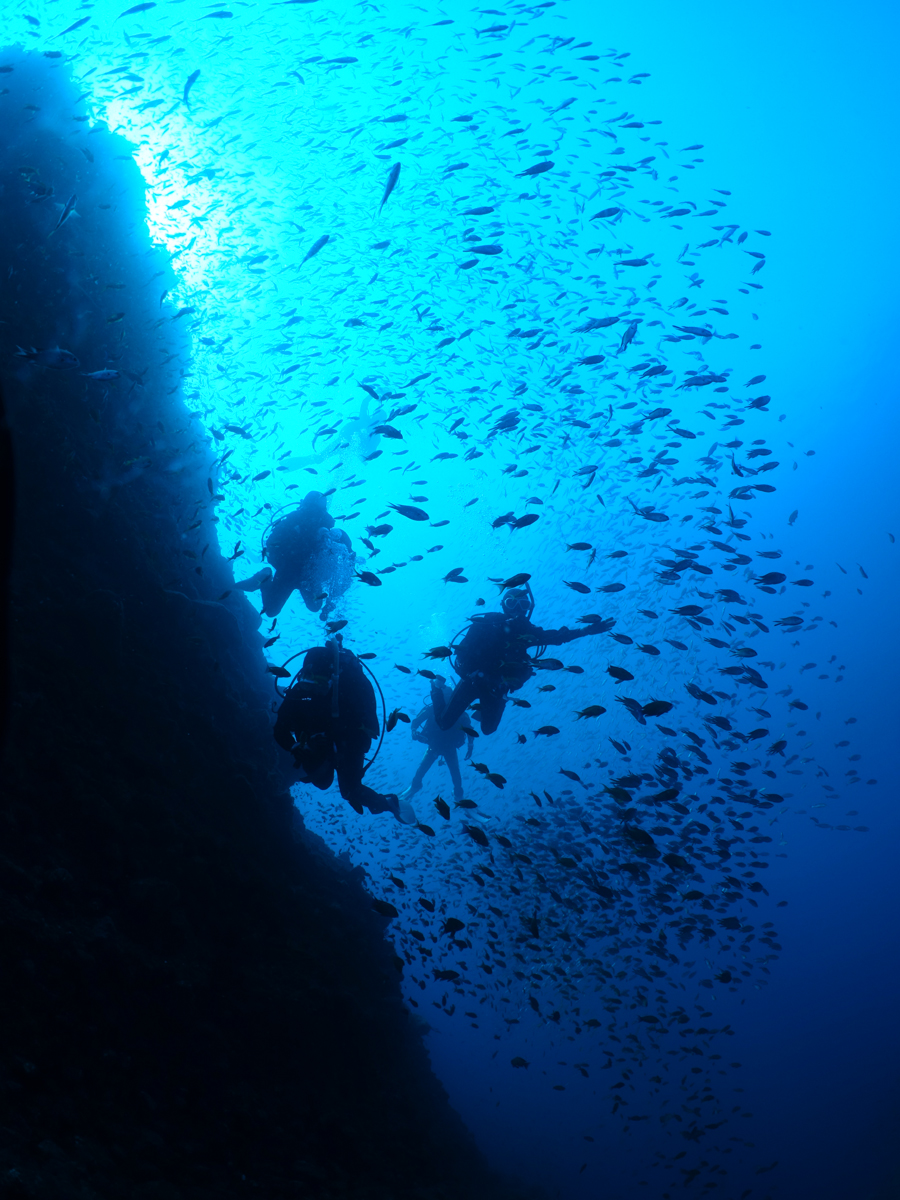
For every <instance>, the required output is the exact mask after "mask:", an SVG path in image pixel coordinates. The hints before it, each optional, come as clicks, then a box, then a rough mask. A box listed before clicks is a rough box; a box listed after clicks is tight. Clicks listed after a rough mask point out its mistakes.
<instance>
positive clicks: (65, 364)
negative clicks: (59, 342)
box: [14, 346, 81, 371]
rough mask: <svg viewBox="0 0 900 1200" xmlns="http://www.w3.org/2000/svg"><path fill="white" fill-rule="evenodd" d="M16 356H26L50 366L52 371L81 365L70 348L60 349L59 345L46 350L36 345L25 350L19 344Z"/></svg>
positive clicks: (66, 369)
mask: <svg viewBox="0 0 900 1200" xmlns="http://www.w3.org/2000/svg"><path fill="white" fill-rule="evenodd" d="M14 357H16V358H25V359H27V360H28V361H29V362H31V363H35V364H37V365H38V366H40V367H49V368H50V370H51V371H68V370H71V368H72V367H78V366H80V365H81V363H80V362H79V360H78V359H77V358H76V357H75V355H74V354H73V353H72V352H71V351H70V350H60V348H59V347H58V346H52V347H50V348H48V349H45V350H42V349H37V348H35V347H34V346H32V347H31V349H30V350H23V349H22V347H21V346H17V347H16V353H15V356H14Z"/></svg>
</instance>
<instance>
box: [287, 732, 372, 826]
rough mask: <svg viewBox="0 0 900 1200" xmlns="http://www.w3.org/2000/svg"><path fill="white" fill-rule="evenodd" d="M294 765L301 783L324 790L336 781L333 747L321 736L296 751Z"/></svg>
mask: <svg viewBox="0 0 900 1200" xmlns="http://www.w3.org/2000/svg"><path fill="white" fill-rule="evenodd" d="M294 765H295V766H296V767H297V770H298V771H299V772H300V779H299V782H300V783H311V784H312V785H313V787H317V788H319V790H320V791H323V792H324V791H325V790H326V789H327V788H330V787H331V785H332V783H334V758H333V748H332V747H331V746H330V745H327V746H326V745H325V744H324V743H323V742H321V741H320V740H319V738H315V739H313V740H312V741H311V743H310V744H308V745H306V746H304V747H303V748H302V749H298V750H295V751H294ZM360 811H361V810H360Z"/></svg>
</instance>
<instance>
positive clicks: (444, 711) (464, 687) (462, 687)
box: [431, 675, 482, 729]
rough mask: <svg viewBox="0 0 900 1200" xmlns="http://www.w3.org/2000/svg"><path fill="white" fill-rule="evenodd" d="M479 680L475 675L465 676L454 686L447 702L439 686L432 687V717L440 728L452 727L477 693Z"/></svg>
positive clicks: (479, 684)
mask: <svg viewBox="0 0 900 1200" xmlns="http://www.w3.org/2000/svg"><path fill="white" fill-rule="evenodd" d="M481 682H482V681H481V680H480V679H477V678H476V677H475V676H472V675H467V676H465V678H463V679H461V680H460V681H459V683H458V684H457V685H456V687H455V688H454V690H453V695H452V696H451V697H450V700H449V703H448V702H447V701H446V700H445V699H444V693H443V692H442V691H441V689H440V688H432V690H431V703H432V706H433V708H434V719H435V721H436V722H437V724H438V727H439V728H440V729H452V728H453V726H454V725H455V724H456V722H457V721H458V720H459V718H460V717H461V716H462V715H463V713H464V712H465V711H466V709H467V708H468V707H469V705H470V704H471V703H472V701H473V700H474V699H475V697H476V696H477V695H478V692H479V691H480V688H481Z"/></svg>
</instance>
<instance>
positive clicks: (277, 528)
mask: <svg viewBox="0 0 900 1200" xmlns="http://www.w3.org/2000/svg"><path fill="white" fill-rule="evenodd" d="M333 530H334V517H332V516H331V514H330V513H329V512H328V511H327V510H326V509H325V506H324V503H323V504H322V505H321V506H320V505H310V504H306V503H305V502H304V503H301V505H300V507H299V508H297V509H295V510H294V511H293V512H291V513H288V514H287V516H285V517H282V518H281V520H280V521H276V522H275V525H274V526H273V527H272V532H271V533H270V534H269V538H268V541H267V542H266V558H267V560H268V562H269V564H270V565H271V566H272V568H273V569H274V571H275V575H274V577H273V578H270V579H263V580H262V581H261V582H260V585H259V590H260V593H261V595H262V600H263V612H264V613H265V615H266V616H268V617H277V616H278V614H279V613H280V612H281V610H282V608H284V606H285V604H286V603H287V601H288V599H289V597H290V595H291V593H292V592H293V591H295V590H296V591H299V592H300V594H301V596H302V597H303V600H304V602H305V604H306V607H307V608H308V609H309V610H310V611H311V612H317V611H318V609H320V608H321V607H322V597H321V593H322V590H323V586H327V583H326V582H325V581H327V580H328V579H329V578H330V577H331V576H332V575H333V574H334V572H335V568H336V567H337V566H338V565H339V564H338V560H341V562H342V563H343V562H346V563H348V564H349V563H350V562H351V561H352V551H351V549H350V538H349V536H348V535H347V532H346V530H344V529H341V530H337V531H334V532H332V531H333ZM331 560H333V561H331ZM346 574H347V580H346V582H345V584H344V586H343V587H338V588H334V587H332V595H331V597H330V599H332V600H333V599H334V596H335V595H339V594H340V593H341V592H342V591H345V590H346V585H347V584H348V583H349V580H350V572H349V571H348V572H346Z"/></svg>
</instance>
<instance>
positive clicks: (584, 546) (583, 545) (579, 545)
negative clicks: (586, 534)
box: [566, 542, 594, 550]
mask: <svg viewBox="0 0 900 1200" xmlns="http://www.w3.org/2000/svg"><path fill="white" fill-rule="evenodd" d="M593 548H594V547H593V546H592V545H591V543H590V542H572V543H571V545H567V546H566V549H567V550H593Z"/></svg>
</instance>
